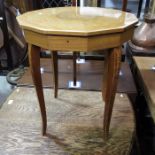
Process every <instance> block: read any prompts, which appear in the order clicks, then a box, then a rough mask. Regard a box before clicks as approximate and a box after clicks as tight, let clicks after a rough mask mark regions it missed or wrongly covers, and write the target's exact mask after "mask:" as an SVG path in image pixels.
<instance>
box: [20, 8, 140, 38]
mask: <svg viewBox="0 0 155 155" xmlns="http://www.w3.org/2000/svg"><path fill="white" fill-rule="evenodd" d="M17 20H18V22H19V24H20V25H21V26H22V27H23V29H24V30H30V31H34V32H37V33H42V34H48V35H68V36H73V35H74V36H92V35H100V34H109V33H118V32H123V31H124V30H125V29H127V28H129V27H131V26H133V25H135V23H137V22H138V19H137V18H136V16H135V15H134V14H131V13H127V12H122V11H120V10H115V9H106V8H99V7H60V8H48V9H41V10H37V11H32V12H27V13H25V14H23V15H21V16H18V17H17Z"/></svg>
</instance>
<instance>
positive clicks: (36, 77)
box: [29, 44, 47, 135]
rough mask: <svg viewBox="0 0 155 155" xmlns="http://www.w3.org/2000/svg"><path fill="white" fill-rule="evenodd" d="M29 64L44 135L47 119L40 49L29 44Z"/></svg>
mask: <svg viewBox="0 0 155 155" xmlns="http://www.w3.org/2000/svg"><path fill="white" fill-rule="evenodd" d="M29 62H30V69H31V73H32V78H33V82H34V86H35V89H36V93H37V97H38V101H39V106H40V111H41V117H42V134H43V135H45V134H46V128H47V118H46V107H45V101H44V95H43V87H42V79H41V73H40V48H39V47H37V46H34V45H31V44H29Z"/></svg>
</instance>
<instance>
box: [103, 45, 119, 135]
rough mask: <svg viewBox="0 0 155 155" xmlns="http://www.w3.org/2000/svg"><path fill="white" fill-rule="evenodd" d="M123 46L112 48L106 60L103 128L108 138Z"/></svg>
mask: <svg viewBox="0 0 155 155" xmlns="http://www.w3.org/2000/svg"><path fill="white" fill-rule="evenodd" d="M121 53H122V52H121V47H118V48H114V49H110V50H109V51H107V53H106V60H105V62H104V77H103V90H102V96H103V100H104V101H105V111H104V121H103V130H104V137H105V138H108V133H109V128H110V127H109V126H110V121H111V115H112V109H113V104H114V99H115V94H116V89H117V82H118V78H119V71H120V65H121Z"/></svg>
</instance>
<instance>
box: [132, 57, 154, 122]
mask: <svg viewBox="0 0 155 155" xmlns="http://www.w3.org/2000/svg"><path fill="white" fill-rule="evenodd" d="M134 61H135V64H136V66H137V69H138V75H139V76H138V77H140V79H139V82H140V84H141V87H142V89H143V91H144V96H145V97H146V100H147V103H148V106H149V109H150V112H151V115H152V118H153V120H154V122H155V82H154V80H155V72H154V71H153V70H152V69H151V68H152V67H153V66H154V65H155V58H154V57H134Z"/></svg>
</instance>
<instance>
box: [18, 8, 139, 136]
mask: <svg viewBox="0 0 155 155" xmlns="http://www.w3.org/2000/svg"><path fill="white" fill-rule="evenodd" d="M17 20H18V22H19V24H20V25H21V26H22V27H23V30H24V34H25V39H26V41H27V42H28V43H29V44H33V45H35V46H32V47H33V48H32V49H34V47H35V49H36V46H38V47H42V48H45V49H48V50H51V51H58V50H59V51H66V52H67V51H84V52H89V51H92V50H93V51H96V50H103V49H107V48H114V50H113V49H111V50H110V51H109V54H108V55H109V56H108V58H107V65H108V67H109V66H110V64H112V66H111V67H109V68H111V69H112V70H111V71H107V74H108V75H107V78H106V80H107V82H108V84H110V86H111V89H110V91H109V86H107V87H106V89H105V91H106V92H104V93H105V94H106V95H105V100H106V102H105V104H106V110H108V111H107V112H106V114H108V116H107V117H106V120H105V121H104V129H105V131H104V132H105V133H106V134H105V135H106V137H107V136H108V131H109V124H110V118H111V111H112V105H113V102H114V97H115V93H116V86H117V78H116V77H117V76H118V71H119V63H120V60H119V58H120V55H119V53H120V50H119V48H120V46H121V45H122V44H123V43H124V42H125V41H127V40H129V39H131V36H132V34H133V31H134V25H135V23H137V18H136V17H135V15H133V14H130V13H125V12H122V11H118V10H113V9H104V8H95V7H91V8H89V7H87V8H76V7H64V8H62V7H61V8H50V9H43V10H38V11H33V12H29V13H26V14H24V15H21V16H19V17H18V18H17ZM37 49H38V48H37ZM30 51H31V52H30V56H31V57H32V56H33V59H32V58H31V59H30V61H31V66H32V67H31V69H32V71H33V72H32V73H33V74H32V76H34V84H35V86H36V88H37V89H36V90H37V92H38V94H39V93H41V97H40V96H39V95H38V97H39V103H40V105H41V106H40V107H41V108H42V107H44V106H45V102H44V100H43V95H42V84H41V82H40V75H39V71H38V66H39V63H38V54H37V59H35V58H34V57H35V54H36V53H37V51H36V50H34V54H32V53H33V50H30ZM33 61H34V62H33ZM35 64H37V65H38V66H36V70H37V71H36V72H37V73H34V72H35ZM115 64H116V68H115V66H114V65H115ZM108 67H107V69H108ZM107 69H106V70H107ZM109 77H110V79H108V78H109ZM37 78H39V80H38V83H37ZM110 82H112V83H110ZM38 84H39V86H38ZM104 93H103V94H104ZM110 98H111V99H110ZM42 110H43V111H45V109H42ZM42 110H41V111H42ZM44 113H45V112H44ZM45 114H46V113H45ZM42 118H43V121H44V123H43V134H44V133H45V132H46V120H45V119H44V118H45V116H43V113H42Z"/></svg>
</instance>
